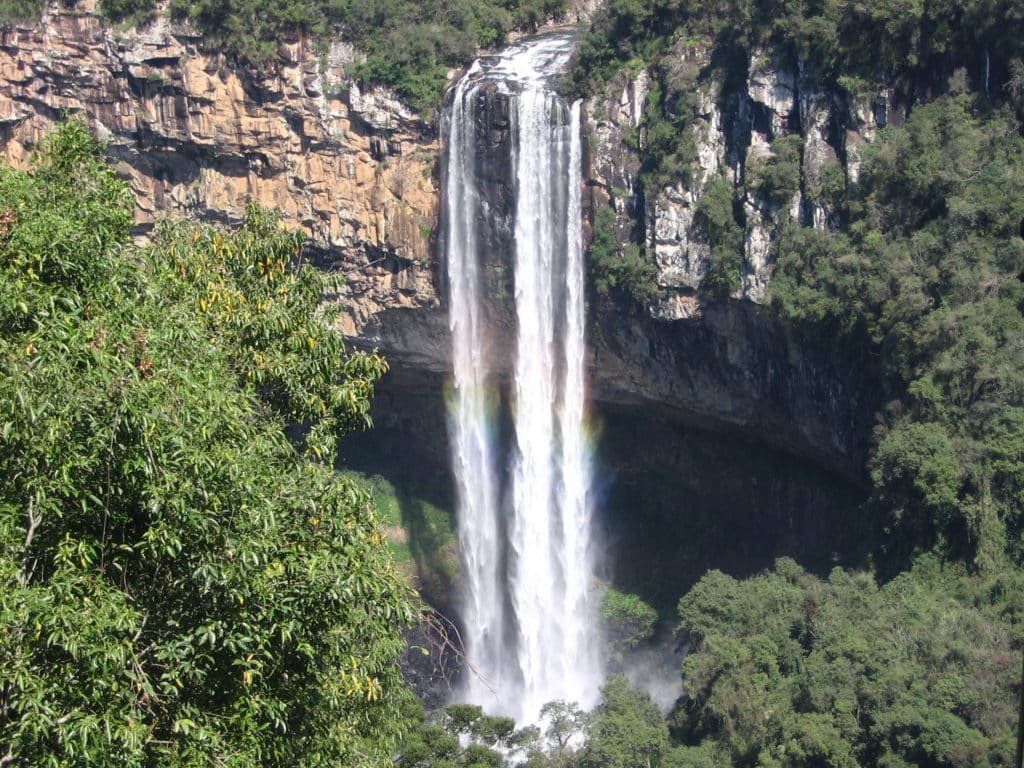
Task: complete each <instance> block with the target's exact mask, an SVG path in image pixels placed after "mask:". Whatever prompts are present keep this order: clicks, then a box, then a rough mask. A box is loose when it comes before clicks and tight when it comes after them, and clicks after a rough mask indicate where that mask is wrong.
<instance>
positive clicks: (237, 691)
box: [0, 122, 415, 766]
mask: <svg viewBox="0 0 1024 768" xmlns="http://www.w3.org/2000/svg"><path fill="white" fill-rule="evenodd" d="M132 207H133V200H132V198H131V195H130V193H129V191H128V188H127V186H126V185H125V184H124V183H123V182H122V181H120V180H119V179H117V178H116V177H115V175H114V174H113V172H112V171H111V169H110V168H108V167H107V166H106V165H105V163H104V162H103V161H101V160H100V159H98V156H97V154H96V146H95V144H94V142H93V140H92V139H91V138H90V137H89V135H88V133H87V131H86V129H85V128H84V126H82V125H81V124H79V123H76V122H71V123H68V124H66V125H64V126H63V127H62V128H61V129H60V130H59V132H58V133H56V134H55V135H54V136H53V137H51V139H50V140H49V141H48V142H47V144H46V147H45V148H44V150H43V151H42V153H41V154H40V156H39V157H38V159H37V161H36V163H35V166H34V168H33V169H32V170H31V171H29V172H23V171H16V170H12V169H10V168H7V167H3V168H0V436H2V450H0V548H2V553H3V557H2V558H0V628H2V631H0V681H2V683H0V762H2V763H3V764H4V765H16V766H28V765H33V766H45V765H53V766H58V765H111V766H113V765H117V766H125V765H140V766H141V765H211V764H217V765H236V766H243V765H244V766H250V765H352V766H358V765H379V764H382V763H386V762H388V761H389V755H390V750H391V748H392V747H393V745H394V743H395V739H396V737H397V735H398V731H399V728H400V723H401V721H402V715H401V705H402V701H403V699H404V696H405V694H404V689H403V687H402V685H401V681H400V679H399V674H398V669H397V665H396V658H397V655H398V654H399V652H400V651H401V648H402V639H401V635H400V628H401V626H402V625H403V624H405V623H408V622H409V621H410V620H411V619H412V618H413V616H414V611H415V608H414V602H413V600H412V595H411V593H410V592H409V590H408V587H407V586H406V585H405V584H404V582H403V581H402V580H401V579H400V578H398V576H397V575H396V574H395V573H394V571H393V569H392V567H391V565H390V559H389V557H388V554H387V547H386V543H385V541H384V538H383V536H382V534H381V531H380V529H379V525H378V523H377V520H376V518H375V515H374V512H373V510H372V508H371V505H370V503H369V497H368V495H367V494H366V493H365V492H364V491H362V490H360V489H359V488H358V487H357V486H356V485H355V484H353V483H352V482H350V481H348V480H346V479H345V478H343V477H341V476H339V475H337V474H335V473H334V472H333V471H332V470H331V468H330V467H331V460H332V457H333V455H334V452H335V447H334V446H335V445H336V434H337V431H338V430H339V429H344V428H347V427H350V426H352V425H353V424H358V423H362V422H364V421H365V419H366V407H367V398H368V396H369V393H370V390H371V388H372V385H373V382H374V381H375V380H376V379H377V377H378V376H379V375H380V374H381V372H382V371H383V362H382V361H381V360H380V359H379V358H377V357H375V356H373V355H366V354H347V353H345V351H344V350H343V349H342V346H341V342H340V340H339V338H338V337H337V335H336V334H335V333H333V332H332V331H331V330H330V329H329V328H328V327H327V326H326V325H325V324H324V323H323V322H322V319H321V318H319V317H318V316H317V314H316V308H317V305H318V303H319V301H320V297H321V295H322V291H323V288H324V278H323V276H322V275H321V274H320V273H319V272H317V271H316V270H313V269H302V268H300V267H299V266H298V265H297V264H296V263H295V256H296V254H297V247H298V244H299V240H298V239H297V237H296V236H295V235H294V234H293V233H291V232H289V231H287V230H286V229H284V228H282V227H281V226H280V224H279V222H278V221H277V220H276V219H275V218H274V217H272V216H269V215H267V214H266V213H263V212H261V211H259V210H256V209H253V210H251V211H250V212H249V215H248V217H247V220H246V222H245V225H244V226H243V227H242V228H241V229H239V230H237V231H235V232H225V231H222V230H219V229H214V228H209V227H204V226H193V225H186V224H179V225H172V226H170V227H167V228H166V229H164V230H163V231H162V232H161V233H160V235H159V236H158V237H157V240H156V243H155V244H154V245H153V246H152V247H150V248H147V249H145V250H138V249H136V248H134V247H133V246H132V244H131V240H130V228H131V223H132ZM289 422H290V423H302V424H304V425H305V427H306V431H305V436H304V437H303V438H302V439H301V440H299V442H297V443H296V442H293V441H290V440H289V439H288V437H287V436H286V434H285V426H286V424H287V423H289Z"/></svg>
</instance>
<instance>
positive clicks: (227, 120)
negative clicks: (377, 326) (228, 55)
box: [0, 0, 438, 334]
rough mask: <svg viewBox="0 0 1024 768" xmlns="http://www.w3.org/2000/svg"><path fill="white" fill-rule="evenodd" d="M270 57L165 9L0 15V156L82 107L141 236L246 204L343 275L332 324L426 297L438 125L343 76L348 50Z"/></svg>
mask: <svg viewBox="0 0 1024 768" xmlns="http://www.w3.org/2000/svg"><path fill="white" fill-rule="evenodd" d="M278 53H279V56H280V59H279V64H278V66H277V67H276V68H275V69H274V70H273V71H267V72H258V71H255V70H252V69H247V68H238V67H234V66H232V65H231V63H230V62H228V61H226V60H225V58H224V57H223V56H221V55H219V54H216V53H212V52H209V51H207V50H205V49H204V48H203V47H202V46H201V45H200V40H199V39H198V38H197V37H196V35H195V34H194V33H193V32H192V31H191V30H190V29H189V28H188V27H187V26H183V25H178V24H172V23H170V22H169V21H168V20H167V19H166V18H161V19H159V20H157V21H156V22H154V23H152V24H150V25H148V26H146V27H143V28H141V29H122V28H117V27H112V26H110V25H109V24H108V23H107V22H105V21H104V20H103V19H102V18H101V16H100V15H99V13H98V11H97V8H96V0H78V2H75V3H73V4H71V5H68V4H65V3H51V4H50V5H49V6H48V7H47V10H46V12H45V14H44V16H43V18H42V20H41V21H40V22H39V23H38V24H19V25H9V26H6V27H2V26H0V156H2V157H3V158H4V159H6V160H7V161H8V162H10V163H12V164H13V165H15V166H24V165H26V164H27V163H28V162H29V159H30V156H31V153H32V151H33V150H34V149H35V148H36V147H37V146H38V145H39V141H40V139H41V138H42V137H43V136H45V135H46V133H47V132H48V131H49V130H50V129H51V128H52V126H53V124H54V122H55V121H57V120H58V119H60V117H61V116H62V115H71V116H78V117H81V118H82V119H84V120H85V121H86V122H87V123H88V124H89V126H90V127H92V128H93V129H94V130H95V131H96V133H97V134H98V135H99V137H100V138H101V139H102V140H104V141H105V142H106V143H107V145H108V146H107V153H108V154H109V155H110V156H111V157H112V158H113V159H114V160H115V161H116V167H117V169H118V171H119V172H120V173H121V174H122V175H123V176H124V177H125V178H126V179H127V180H128V181H129V183H130V184H131V187H132V191H133V192H134V193H135V195H136V197H137V200H138V206H137V208H136V212H135V218H136V222H137V232H138V233H139V235H140V236H145V235H146V234H147V233H149V232H150V230H151V229H152V227H153V226H154V224H155V223H156V222H158V221H159V220H160V219H161V218H163V217H166V216H175V215H178V216H182V215H183V216H190V217H194V218H198V219H202V220H208V221H215V222H224V223H231V222H237V221H239V220H240V219H241V217H242V216H243V214H244V211H245V207H246V205H247V203H248V202H249V201H250V200H254V201H256V202H258V203H260V204H261V205H264V206H266V207H268V208H273V209H276V210H279V211H281V212H282V213H283V214H284V217H285V220H286V221H287V222H289V223H290V224H293V225H296V226H299V227H301V228H302V229H303V230H305V231H306V233H307V234H308V235H309V236H310V242H311V245H312V246H313V249H312V252H314V253H315V254H317V256H318V257H319V260H320V261H321V263H322V264H324V265H326V266H329V267H330V268H332V269H339V270H342V271H343V272H344V273H345V275H346V277H347V278H348V281H347V285H346V287H345V289H344V290H345V297H344V298H345V299H346V301H345V302H344V304H345V306H346V308H347V309H346V313H345V315H344V316H343V318H342V320H341V323H342V330H343V331H345V332H347V333H350V334H352V333H356V332H357V330H358V329H359V328H361V327H362V326H363V325H364V324H365V323H366V322H367V319H368V318H369V317H371V316H372V315H373V314H374V313H375V312H377V311H378V310H380V309H381V308H383V307H389V308H391V307H417V308H419V307H431V306H436V305H437V294H436V292H435V291H434V287H433V286H434V279H433V271H432V270H433V263H432V255H431V254H432V237H433V230H434V225H435V221H436V218H437V172H438V142H437V135H436V131H435V129H434V127H433V126H432V125H431V124H430V123H429V122H427V121H425V120H423V119H421V118H420V117H419V116H417V115H415V114H413V113H412V112H410V111H409V110H408V109H406V108H405V107H404V106H403V105H402V104H400V103H399V102H398V101H397V100H396V99H394V98H393V97H392V96H391V95H390V94H389V93H388V92H387V91H386V90H384V89H375V90H371V91H367V92H364V91H362V90H360V89H359V88H358V87H357V86H356V85H355V84H354V83H353V82H352V81H351V80H350V79H347V78H346V76H345V67H346V65H349V64H351V63H352V62H353V61H355V57H356V55H357V54H356V53H355V52H354V51H353V50H352V49H351V47H349V46H346V45H344V44H334V45H332V46H330V48H329V49H328V50H327V51H321V50H319V49H318V48H317V47H316V46H315V44H314V42H313V41H310V40H305V39H298V38H297V39H295V40H293V41H291V42H288V43H284V44H282V45H281V46H280V48H279V51H278Z"/></svg>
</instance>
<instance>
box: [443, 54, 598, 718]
mask: <svg viewBox="0 0 1024 768" xmlns="http://www.w3.org/2000/svg"><path fill="white" fill-rule="evenodd" d="M571 45H572V39H571V37H570V36H568V35H554V36H548V37H544V38H538V39H535V40H532V41H527V42H524V43H520V44H518V45H516V46H512V47H510V48H509V49H508V50H507V51H506V52H504V53H503V54H502V55H501V56H497V57H490V58H488V59H484V60H480V61H478V62H476V63H475V64H474V65H473V67H472V68H471V69H470V71H469V73H468V74H467V75H466V76H465V77H464V78H463V79H462V80H461V81H460V82H459V84H458V85H457V86H456V88H455V92H454V94H453V98H452V102H451V106H450V108H449V111H448V114H447V127H446V130H447V151H448V154H447V166H446V182H445V200H444V208H443V216H444V226H445V233H446V237H445V255H446V260H447V269H448V278H449V279H448V283H449V307H450V320H449V322H450V328H451V331H452V339H453V368H454V385H455V387H454V398H453V405H452V410H451V436H452V454H453V464H454V470H455V475H456V486H457V493H458V521H459V545H460V548H461V553H462V565H463V578H464V595H463V602H462V611H461V612H462V619H463V624H464V627H465V629H464V631H465V636H464V638H463V640H464V641H465V644H466V650H467V654H468V657H469V661H470V664H471V665H472V667H473V668H474V670H475V674H469V675H467V676H466V680H465V683H464V687H463V690H462V692H461V695H462V698H463V699H464V700H466V701H470V702H473V703H477V704H481V705H482V706H484V707H485V708H486V709H487V710H488V711H492V712H501V713H505V714H508V715H511V716H513V717H515V718H516V719H517V720H518V721H519V722H522V723H526V722H534V721H536V720H537V718H538V716H539V712H540V708H541V706H542V705H543V704H544V703H546V702H548V701H551V700H554V699H566V700H569V701H576V702H579V703H580V704H581V705H582V706H584V707H589V706H590V705H591V704H593V703H594V702H595V700H596V697H597V689H598V686H599V685H600V681H601V663H600V659H599V654H598V650H597V647H598V645H597V642H596V637H595V635H596V631H595V623H596V621H595V616H594V606H593V605H592V601H591V596H590V592H591V587H592V582H593V568H594V564H593V554H592V549H593V547H592V544H591V534H590V512H591V510H590V455H589V451H588V446H587V443H586V440H585V432H584V428H585V424H584V418H585V408H584V405H585V403H584V397H585V382H584V353H585V343H584V306H583V301H584V297H583V255H582V232H581V226H582V213H581V203H580V183H581V178H582V174H581V168H580V163H581V160H580V155H581V149H580V112H579V105H578V104H575V105H573V106H572V107H571V108H570V107H568V106H567V105H566V103H565V102H564V101H563V100H562V99H561V98H560V97H559V96H557V95H556V94H555V93H554V92H553V91H552V90H551V89H550V88H549V87H548V84H547V82H548V78H549V76H550V75H552V74H554V73H556V72H557V71H559V70H560V69H561V68H563V67H564V66H565V64H566V62H567V59H568V56H569V54H570V51H571ZM481 89H487V90H489V91H490V92H494V91H497V92H499V93H505V94H508V95H509V98H510V110H509V112H510V119H511V132H512V144H513V151H512V157H511V163H512V166H511V176H512V178H513V179H514V193H515V246H514V251H515V263H514V282H515V317H516V332H517V335H516V345H515V359H514V362H513V361H503V360H497V359H491V358H490V357H489V356H488V351H490V350H491V348H492V346H491V345H490V344H489V341H490V339H489V337H488V329H487V324H486V321H485V317H486V312H485V311H484V301H485V297H484V296H483V289H482V285H481V269H480V259H481V257H482V256H483V254H482V253H481V249H482V248H483V247H484V246H483V239H482V237H481V233H480V230H479V227H480V222H481V220H482V218H484V217H485V216H486V213H487V211H488V201H486V200H483V199H481V196H480V194H479V189H480V184H479V179H478V164H477V163H476V162H475V157H474V155H475V152H476V147H477V143H476V138H477V137H476V134H475V131H476V127H477V125H478V124H480V123H481V122H482V121H480V120H477V119H476V118H477V115H476V113H475V112H474V107H475V105H477V104H478V102H479V98H478V97H479V96H480V95H481V94H483V93H484V92H485V91H484V90H481ZM510 362H512V365H511V366H510V365H509V363H510ZM510 367H511V371H512V382H511V409H512V413H511V424H512V429H513V432H514V435H513V439H512V440H511V446H510V447H509V449H508V450H507V451H505V454H506V455H502V453H503V452H502V450H501V448H500V446H499V442H498V440H497V437H496V419H497V414H496V413H495V411H496V410H497V409H496V405H497V401H498V399H499V398H498V395H497V384H496V380H495V376H494V375H493V373H494V372H495V371H498V370H508V369H509V368H510ZM505 486H509V487H505Z"/></svg>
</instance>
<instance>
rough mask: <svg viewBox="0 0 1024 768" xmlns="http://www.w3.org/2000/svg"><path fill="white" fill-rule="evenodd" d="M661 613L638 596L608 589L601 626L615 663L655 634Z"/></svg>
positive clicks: (602, 608)
mask: <svg viewBox="0 0 1024 768" xmlns="http://www.w3.org/2000/svg"><path fill="white" fill-rule="evenodd" d="M657 622H658V612H657V611H655V610H654V609H653V608H652V607H651V606H649V605H648V604H647V603H645V602H644V601H643V600H641V599H640V598H639V597H637V596H636V595H632V594H629V593H628V592H620V591H619V590H617V589H615V588H614V587H608V588H607V589H605V591H604V596H603V597H602V599H601V625H602V629H603V631H604V637H605V640H606V642H607V644H608V650H609V655H610V656H611V658H612V660H621V659H622V658H623V656H624V655H625V654H626V653H628V652H629V651H631V650H634V649H636V648H638V647H639V646H640V645H641V644H643V643H645V642H647V641H648V640H650V639H651V637H652V636H653V635H654V626H655V624H657Z"/></svg>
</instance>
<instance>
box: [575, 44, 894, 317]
mask: <svg viewBox="0 0 1024 768" xmlns="http://www.w3.org/2000/svg"><path fill="white" fill-rule="evenodd" d="M661 66H662V67H663V69H664V70H665V71H664V72H663V75H664V79H665V80H666V81H667V85H666V86H665V87H666V88H668V90H669V94H668V96H669V97H670V98H671V97H673V95H674V94H673V93H672V89H673V88H674V89H675V90H676V91H677V92H678V91H687V92H690V93H692V94H693V99H692V101H693V102H695V106H693V108H692V112H693V114H692V115H687V116H686V122H687V123H688V125H689V130H690V131H691V132H692V135H693V141H694V153H693V154H694V156H695V160H694V163H693V169H692V179H691V180H689V181H687V182H685V183H682V182H677V183H672V184H669V185H668V186H666V187H665V188H664V189H660V190H642V189H641V188H640V186H639V185H638V184H637V172H638V162H637V157H636V154H635V153H634V152H631V151H630V150H629V149H627V147H626V139H627V137H628V136H631V135H632V136H638V137H639V141H640V142H641V143H642V142H643V141H644V132H643V129H642V128H641V125H642V122H641V121H642V118H643V109H644V104H645V100H646V98H647V95H648V93H649V92H650V81H651V75H650V73H649V72H647V71H646V70H641V71H639V72H637V73H635V74H632V75H630V74H627V73H622V74H620V75H619V76H618V77H617V78H615V79H614V80H613V82H612V83H610V84H609V86H608V88H607V89H606V95H605V96H604V97H603V98H599V99H594V100H591V102H590V103H589V105H588V106H589V109H588V118H589V123H590V125H589V126H588V129H587V130H588V132H589V133H590V135H591V136H592V137H593V139H594V141H593V142H592V145H591V146H592V149H593V151H592V155H591V157H592V166H591V177H592V184H593V185H594V187H595V188H596V189H597V190H598V198H597V200H596V203H597V204H601V203H603V202H604V201H605V200H606V199H607V198H609V197H610V198H611V199H612V202H613V204H614V205H615V207H616V209H617V210H619V212H620V213H629V214H630V215H632V217H633V218H634V219H635V220H636V222H637V223H638V226H639V227H640V229H641V230H642V232H641V234H640V237H639V238H637V237H636V236H635V233H634V235H633V237H632V239H634V240H636V239H639V240H641V241H642V242H643V243H644V245H645V247H646V250H647V252H648V254H649V255H650V257H651V258H652V260H653V261H654V263H655V264H656V266H657V271H658V276H657V281H658V284H659V286H660V287H661V288H662V289H664V291H663V293H664V296H663V298H662V299H661V300H660V301H659V302H658V303H656V305H655V306H654V307H652V308H651V312H652V314H654V315H655V316H657V317H661V318H664V319H684V318H688V317H696V316H697V315H698V314H699V313H700V307H701V304H702V297H701V296H700V293H701V291H700V289H701V286H702V283H703V280H704V277H705V276H706V274H707V273H708V269H709V255H710V250H711V249H710V245H709V243H708V239H707V236H706V234H705V233H704V232H703V231H702V230H701V227H700V226H699V224H698V223H697V222H696V221H695V216H696V213H697V204H698V202H699V201H700V199H701V197H702V196H703V194H704V193H705V191H706V190H707V187H708V184H709V182H710V180H711V179H713V178H714V177H716V176H717V175H719V174H724V175H725V176H726V177H727V178H728V179H729V180H730V182H731V183H732V184H733V186H734V187H736V188H737V189H741V190H743V195H742V205H743V213H744V218H745V220H746V222H745V223H746V227H745V231H744V264H743V274H742V283H741V285H740V286H739V287H737V288H736V290H734V291H733V293H732V297H733V298H735V299H745V300H749V301H752V302H754V303H763V302H764V301H765V300H766V297H767V290H768V285H769V283H770V282H771V275H772V268H773V264H772V258H771V244H772V241H773V239H774V236H775V234H776V228H777V226H778V224H779V223H780V222H781V221H782V219H784V218H790V219H794V220H797V221H799V222H800V223H803V224H807V225H811V226H814V227H816V228H819V229H824V228H826V227H833V226H835V225H836V224H837V223H838V222H837V221H836V216H837V211H836V210H835V209H834V208H835V206H834V205H832V204H831V203H830V201H829V200H828V199H827V195H823V194H822V191H823V187H824V186H825V185H826V182H827V177H828V176H830V175H831V176H833V177H835V178H837V179H839V180H840V181H842V182H844V183H845V181H847V180H848V181H851V182H852V181H855V180H856V178H857V173H858V171H859V168H860V150H861V148H862V147H863V146H864V145H865V144H867V143H868V142H870V141H871V139H873V138H874V136H875V134H876V133H877V131H878V129H879V128H880V127H882V126H884V125H886V124H887V123H895V124H900V123H902V122H903V120H904V118H905V112H904V110H903V108H901V106H900V105H898V104H896V103H894V93H893V91H892V89H890V88H886V87H878V88H876V89H874V90H868V91H866V92H864V93H861V94H858V95H856V96H853V97H851V96H850V95H849V94H847V93H845V92H840V91H837V90H836V89H835V88H834V87H832V88H829V87H827V86H825V85H824V84H823V83H822V82H821V81H820V80H818V79H817V78H816V77H815V76H814V74H813V73H812V72H809V71H806V70H805V68H804V67H803V66H802V65H801V63H800V62H798V61H797V62H790V61H784V60H782V59H781V58H779V57H778V56H777V55H775V54H774V53H773V52H771V51H764V50H757V51H754V52H753V53H752V54H751V55H750V57H749V60H748V61H747V62H746V66H745V71H746V77H745V82H744V83H743V84H742V86H740V87H737V86H736V85H735V84H732V85H729V86H726V84H724V83H723V81H722V70H721V69H720V68H717V67H715V66H713V65H712V61H711V50H710V49H709V47H708V46H707V45H705V44H701V43H694V42H692V41H686V42H680V43H677V44H676V45H675V47H674V49H673V51H672V52H671V54H669V55H668V57H667V58H666V59H665V61H663V62H662V64H661ZM785 136H794V137H796V138H797V139H798V140H799V146H800V153H799V154H800V157H799V164H800V169H801V170H802V185H801V187H800V189H798V190H794V191H793V194H792V196H791V197H790V198H789V199H788V200H785V201H781V202H780V201H778V200H773V199H770V198H769V197H767V196H766V195H764V194H761V193H759V192H758V188H757V180H756V178H755V177H756V174H757V169H758V168H759V167H763V165H764V163H765V162H766V161H767V160H769V159H770V158H772V157H773V156H774V155H773V149H772V142H773V141H775V140H776V139H779V138H781V137H785ZM634 141H635V139H634ZM644 193H646V195H647V197H646V198H643V197H642V195H643V194H644ZM619 234H620V237H623V238H624V239H626V238H628V237H629V236H630V235H629V233H628V231H627V229H626V228H625V227H623V228H621V229H620V232H619Z"/></svg>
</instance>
